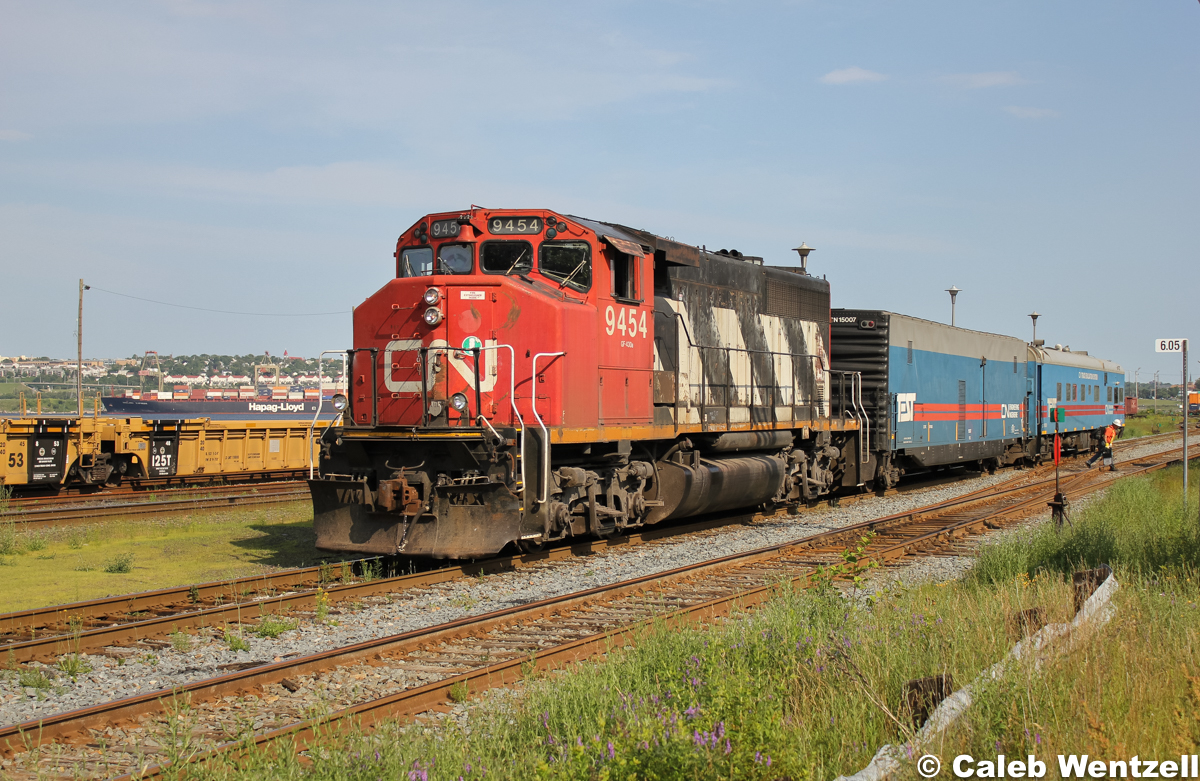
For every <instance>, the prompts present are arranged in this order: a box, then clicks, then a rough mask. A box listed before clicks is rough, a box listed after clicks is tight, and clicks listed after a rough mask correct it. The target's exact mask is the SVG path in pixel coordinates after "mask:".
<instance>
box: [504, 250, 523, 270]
mask: <svg viewBox="0 0 1200 781" xmlns="http://www.w3.org/2000/svg"><path fill="white" fill-rule="evenodd" d="M523 257H525V250H521V254H520V255H517V259H516V260H514V261H513V264H512V265H511V266H509V267H508V271H505V272H504V276H506V277H507V276H508V275H509V274H511V273H512V270H513V269H514V268H516V267H517V264H518V263H520V262H521V258H523Z"/></svg>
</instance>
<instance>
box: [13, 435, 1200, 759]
mask: <svg viewBox="0 0 1200 781" xmlns="http://www.w3.org/2000/svg"><path fill="white" fill-rule="evenodd" d="M1182 455H1183V454H1182V451H1181V450H1176V451H1173V452H1168V453H1161V454H1158V455H1155V456H1150V457H1147V458H1144V459H1139V460H1137V461H1136V462H1134V463H1133V464H1130V465H1126V467H1125V469H1124V471H1123V472H1122V473H1119V474H1111V473H1108V472H1100V471H1096V470H1086V471H1078V472H1075V473H1072V474H1069V475H1067V476H1066V478H1065V479H1064V480H1063V482H1062V485H1063V488H1064V490H1065V491H1066V492H1067V493H1068V494H1069V496H1070V497H1072V498H1078V497H1080V496H1082V495H1084V494H1086V493H1089V492H1091V491H1094V490H1097V489H1100V488H1103V487H1105V486H1107V485H1109V484H1111V483H1112V482H1113V480H1115V479H1119V478H1120V477H1123V476H1130V475H1135V474H1142V473H1145V472H1148V471H1151V470H1154V469H1161V468H1163V467H1165V466H1168V465H1170V464H1172V463H1178V462H1179V461H1180V460H1181V459H1182ZM1190 455H1191V456H1192V457H1193V458H1194V457H1196V456H1197V455H1200V446H1198V447H1196V448H1193V449H1192V452H1191V454H1190ZM1053 492H1054V481H1053V479H1052V478H1050V479H1046V478H1040V479H1036V480H1033V481H1030V482H1028V483H1027V484H1025V485H1023V486H1019V487H1012V486H1010V487H1007V488H1006V487H1004V486H995V487H994V488H993V489H985V490H982V491H979V492H976V494H975V495H973V496H971V497H967V498H960V499H959V500H952V501H947V502H943V503H940V504H938V505H934V506H930V507H926V508H921V509H919V510H914V511H911V512H906V513H902V514H898V515H892V516H887V517H885V518H878V519H875V520H871V521H866V522H863V523H860V524H857V525H855V526H850V527H845V528H842V529H838V530H836V531H832V532H827V533H823V534H818V535H815V536H813V537H809V538H807V539H804V540H799V541H795V542H791V543H784V544H780V545H774V546H770V547H767V548H761V549H758V550H755V551H749V552H746V553H740V554H735V555H731V556H726V557H723V558H720V559H715V560H712V561H707V562H703V563H700V564H696V565H691V566H686V567H680V568H678V569H675V570H671V571H668V572H664V573H656V574H653V575H647V576H644V577H639V578H635V579H632V580H627V581H624V582H621V583H616V584H613V585H609V586H604V587H599V588H593V589H589V590H585V591H580V592H576V593H571V594H565V595H562V596H558V597H554V598H551V599H546V600H542V601H539V602H534V603H530V604H526V605H522V606H519V607H513V608H509V609H505V610H500V611H496V612H493V613H488V614H484V615H480V616H472V617H467V618H463V619H460V620H457V621H453V622H450V623H446V624H441V625H438V626H433V627H429V628H425V629H420V630H416V631H412V632H408V633H405V634H400V635H395V636H391V637H385V638H380V639H377V640H372V641H369V642H364V643H360V644H357V645H353V646H349V647H344V648H338V649H334V650H330V651H326V652H322V653H317V654H313V655H310V656H305V657H300V658H296V659H290V660H282V661H279V662H276V663H272V664H266V665H262V666H259V667H256V668H253V669H247V670H241V671H237V672H232V673H230V674H228V675H224V676H221V677H218V678H212V679H209V680H206V681H200V682H197V683H194V684H191V685H188V686H184V687H179V688H177V689H175V690H174V691H166V690H164V691H158V692H153V693H149V694H146V695H142V696H137V697H131V698H127V699H125V700H120V701H117V702H112V703H106V704H103V705H98V706H95V707H91V708H86V709H81V710H78V711H74V712H71V713H66V714H61V715H58V716H53V717H49V718H46V719H43V720H41V721H37V722H29V723H26V724H22V725H16V726H12V727H7V728H4V729H2V730H0V751H3V752H4V753H5V755H6V756H8V757H10V759H9V760H8V761H6V763H5V766H4V768H3V769H4V771H5V772H7V773H8V774H9V776H10V777H12V778H24V777H30V778H32V777H35V776H37V775H38V774H39V773H41V774H42V775H43V776H44V775H45V774H46V773H48V772H58V771H56V770H55V769H56V768H64V769H65V770H67V772H75V773H78V774H86V775H93V776H112V775H118V774H131V776H139V777H155V776H160V775H163V774H164V773H167V772H169V766H170V764H172V763H178V762H203V761H207V760H209V759H212V758H215V757H218V756H226V755H230V754H236V752H239V751H243V750H245V749H246V747H247V746H249V745H255V746H259V747H265V746H268V745H270V744H273V743H274V742H275V741H279V740H280V739H286V740H288V741H289V742H288V743H286V744H279V745H286V746H287V747H288V748H287V750H291V748H292V747H293V746H294V747H295V748H296V749H298V750H304V749H306V748H307V747H308V746H310V745H311V744H313V743H314V742H315V741H316V740H317V738H318V736H319V735H322V734H328V732H329V731H331V730H337V729H341V728H348V727H350V726H353V725H361V726H363V727H367V728H369V727H370V726H371V725H372V724H374V723H376V722H378V721H380V720H383V719H389V718H395V717H404V716H413V715H416V714H420V713H424V712H428V711H431V710H434V711H436V710H444V709H446V707H447V703H448V701H451V700H458V699H462V698H463V697H464V696H466V695H467V694H469V693H470V692H478V691H482V690H484V689H488V688H492V687H496V686H505V685H511V684H514V683H515V682H517V681H519V680H520V679H522V678H524V677H527V676H529V675H531V674H533V673H534V672H535V671H539V670H546V669H550V668H555V667H561V666H563V665H565V664H568V663H571V662H575V661H580V660H583V659H587V658H589V657H591V656H594V655H597V654H603V653H605V652H607V651H609V650H610V649H612V648H614V647H621V646H623V645H626V644H628V643H630V642H633V641H635V640H636V638H637V636H638V633H639V632H640V631H642V630H643V629H644V628H645V627H646V626H647V625H648V624H649V623H651V622H654V621H661V622H665V623H666V624H667V625H676V626H684V625H688V624H696V623H704V622H711V621H713V620H718V619H720V618H722V617H724V616H728V615H730V614H733V613H735V612H737V611H741V610H746V609H751V608H753V607H754V606H755V605H756V604H758V603H761V602H763V601H765V600H767V599H769V598H770V597H771V596H772V595H773V594H775V593H777V592H778V591H779V589H781V588H785V587H791V586H799V587H803V586H806V585H808V584H809V583H810V582H811V580H812V576H813V574H814V573H815V572H816V571H817V568H818V567H821V566H822V565H827V564H830V563H834V562H840V561H841V552H842V551H843V550H844V549H845V548H846V547H847V545H855V544H858V543H859V540H861V539H862V538H863V537H867V538H868V539H867V541H866V543H865V545H864V546H863V556H864V558H863V561H864V562H865V561H875V562H879V563H883V564H886V563H891V562H896V561H898V560H899V559H902V558H904V557H911V556H920V555H931V554H933V555H936V554H939V553H941V552H942V551H944V550H947V549H948V548H952V547H954V546H956V545H959V544H960V543H961V542H962V541H963V540H965V539H967V538H969V537H972V536H976V535H980V534H983V533H986V531H987V530H988V529H989V528H997V527H1002V526H1005V525H1008V524H1011V523H1013V522H1016V521H1019V520H1021V519H1023V518H1025V517H1027V516H1029V515H1031V514H1033V513H1043V512H1045V509H1046V507H1045V504H1046V502H1047V501H1048V500H1049V499H1050V497H1051V496H1052V495H1053ZM870 533H873V535H872V534H870ZM34 748H37V750H36V751H31V750H30V749H34ZM18 752H20V753H21V754H22V756H20V757H13V755H15V754H17V753H18Z"/></svg>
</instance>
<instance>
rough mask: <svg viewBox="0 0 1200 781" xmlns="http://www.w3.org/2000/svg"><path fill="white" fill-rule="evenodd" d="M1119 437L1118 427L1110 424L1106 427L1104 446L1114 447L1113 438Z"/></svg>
mask: <svg viewBox="0 0 1200 781" xmlns="http://www.w3.org/2000/svg"><path fill="white" fill-rule="evenodd" d="M1116 438H1117V429H1116V427H1115V426H1109V427H1108V428H1106V429H1104V446H1105V447H1112V443H1113V440H1114V439H1116Z"/></svg>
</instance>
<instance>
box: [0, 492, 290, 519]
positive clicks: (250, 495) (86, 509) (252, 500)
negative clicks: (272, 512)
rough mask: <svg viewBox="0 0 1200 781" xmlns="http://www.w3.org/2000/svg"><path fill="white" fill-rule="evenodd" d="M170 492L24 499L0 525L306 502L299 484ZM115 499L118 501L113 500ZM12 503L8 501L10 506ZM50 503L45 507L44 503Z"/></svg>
mask: <svg viewBox="0 0 1200 781" xmlns="http://www.w3.org/2000/svg"><path fill="white" fill-rule="evenodd" d="M182 490H183V489H172V490H171V491H170V492H168V494H169V495H168V496H167V497H165V498H159V497H158V496H157V495H155V494H151V495H149V496H146V497H144V498H143V497H141V496H138V497H137V498H132V497H131V498H128V499H125V498H124V497H125V495H124V494H122V495H120V497H119V498H117V497H108V496H104V495H98V496H104V498H103V499H96V500H92V501H87V502H85V503H81V502H80V501H79V497H77V496H71V497H45V498H42V499H36V500H35V499H24V500H22V502H23V503H22V505H21V506H20V507H19V508H18V509H16V510H11V509H10V510H9V511H8V512H5V513H0V523H3V522H7V521H12V522H14V523H19V524H21V525H22V527H23V528H25V529H30V530H36V529H41V528H48V527H52V526H63V525H72V524H81V523H94V522H96V521H99V520H104V519H107V518H129V517H136V516H144V515H161V514H166V513H175V512H195V511H197V510H213V509H221V508H227V507H234V506H236V507H247V506H251V505H263V504H280V503H284V502H301V501H308V499H309V497H310V494H309V490H308V484H307V483H304V482H301V481H287V482H275V483H260V484H257V485H254V486H245V485H232V486H212V487H210V488H205V489H203V490H200V491H195V490H189V491H187V492H186V493H182V494H176V493H175V491H182ZM114 498H117V501H113V499H114ZM12 501H13V500H10V506H11V503H12ZM47 502H49V503H50V504H49V505H48V506H47V505H46V504H45V503H47Z"/></svg>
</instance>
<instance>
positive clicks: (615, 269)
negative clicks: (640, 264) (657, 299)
mask: <svg viewBox="0 0 1200 781" xmlns="http://www.w3.org/2000/svg"><path fill="white" fill-rule="evenodd" d="M608 267H609V271H611V272H612V297H613V298H616V299H619V300H621V301H641V299H640V298H638V290H637V258H635V257H634V256H632V255H626V254H625V253H624V252H614V253H613V257H612V258H611V259H610V260H609V261H608Z"/></svg>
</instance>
